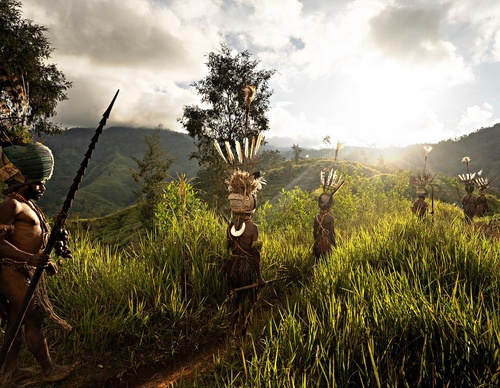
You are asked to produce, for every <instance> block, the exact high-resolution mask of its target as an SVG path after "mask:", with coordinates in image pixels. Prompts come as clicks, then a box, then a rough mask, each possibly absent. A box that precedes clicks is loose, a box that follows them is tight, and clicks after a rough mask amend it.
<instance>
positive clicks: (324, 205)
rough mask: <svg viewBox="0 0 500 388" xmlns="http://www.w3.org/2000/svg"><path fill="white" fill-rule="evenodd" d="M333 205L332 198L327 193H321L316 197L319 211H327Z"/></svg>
mask: <svg viewBox="0 0 500 388" xmlns="http://www.w3.org/2000/svg"><path fill="white" fill-rule="evenodd" d="M332 205H333V196H332V195H330V194H328V193H323V194H321V195H320V196H319V197H318V206H319V208H320V209H321V210H328V209H330V208H331V207H332Z"/></svg>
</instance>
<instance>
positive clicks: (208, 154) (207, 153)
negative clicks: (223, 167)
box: [178, 44, 275, 167]
mask: <svg viewBox="0 0 500 388" xmlns="http://www.w3.org/2000/svg"><path fill="white" fill-rule="evenodd" d="M258 64H259V62H258V61H254V60H251V59H250V53H249V52H248V51H243V52H241V53H236V54H233V52H232V51H231V50H230V49H229V48H228V47H227V46H226V45H225V44H221V48H220V50H219V51H218V52H211V53H209V54H208V62H207V63H206V65H207V67H208V75H207V76H206V77H205V78H204V79H202V80H200V81H198V82H194V83H193V84H192V86H193V87H194V88H195V89H196V90H197V92H198V94H199V95H200V97H201V102H202V103H203V104H205V106H207V107H206V108H204V107H201V106H197V105H189V106H185V107H184V114H183V116H182V118H180V119H179V120H178V121H179V122H180V123H181V125H182V127H183V128H184V129H185V130H186V131H187V132H188V133H189V136H191V137H192V138H194V139H195V142H196V146H197V148H198V150H197V151H196V152H193V153H192V154H191V157H193V158H195V159H197V160H198V163H199V164H200V166H202V167H203V166H205V165H206V164H211V163H212V161H213V160H214V159H216V158H218V156H217V155H216V154H215V152H214V151H215V150H214V146H213V141H214V139H217V140H218V141H220V142H224V141H230V142H234V140H240V139H242V138H244V137H251V136H256V135H257V134H258V133H259V132H260V131H266V130H268V129H269V120H268V118H267V117H266V113H267V111H268V110H269V98H270V97H271V95H272V91H271V90H269V87H268V81H269V79H270V78H271V76H272V75H273V74H274V73H275V70H258ZM249 85H251V86H255V87H256V92H255V95H254V99H253V101H252V103H251V105H250V107H249V110H248V122H246V114H245V112H246V110H247V108H248V105H247V102H246V100H245V93H244V91H243V89H244V88H246V87H247V86H249Z"/></svg>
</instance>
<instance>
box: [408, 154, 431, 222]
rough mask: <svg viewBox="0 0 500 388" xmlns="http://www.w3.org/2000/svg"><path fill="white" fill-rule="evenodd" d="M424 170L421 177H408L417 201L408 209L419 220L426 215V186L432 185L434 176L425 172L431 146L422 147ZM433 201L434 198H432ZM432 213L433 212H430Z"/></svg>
mask: <svg viewBox="0 0 500 388" xmlns="http://www.w3.org/2000/svg"><path fill="white" fill-rule="evenodd" d="M423 148H424V169H423V172H422V175H420V174H416V175H412V176H410V183H411V184H412V185H414V186H415V187H416V188H417V189H416V194H417V200H416V201H415V202H414V203H413V205H412V206H411V207H410V209H411V212H412V213H413V214H415V215H416V216H417V217H418V218H419V219H421V220H422V219H424V218H425V216H426V215H427V211H428V209H429V205H428V204H427V202H426V201H425V198H426V196H427V186H428V185H430V184H431V183H432V181H433V180H434V178H435V177H436V175H434V176H431V174H430V173H429V172H427V160H428V158H429V152H431V150H432V147H431V146H424V147H423ZM432 200H433V201H434V196H433V197H432ZM431 213H433V211H431Z"/></svg>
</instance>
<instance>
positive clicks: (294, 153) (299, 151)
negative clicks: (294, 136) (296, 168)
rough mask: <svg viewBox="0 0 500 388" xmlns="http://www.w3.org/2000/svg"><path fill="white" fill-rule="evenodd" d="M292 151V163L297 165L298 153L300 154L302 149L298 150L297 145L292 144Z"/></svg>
mask: <svg viewBox="0 0 500 388" xmlns="http://www.w3.org/2000/svg"><path fill="white" fill-rule="evenodd" d="M292 151H293V161H294V162H295V163H298V162H299V159H300V153H301V152H302V148H300V147H299V145H298V144H293V145H292Z"/></svg>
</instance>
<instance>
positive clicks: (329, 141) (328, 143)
mask: <svg viewBox="0 0 500 388" xmlns="http://www.w3.org/2000/svg"><path fill="white" fill-rule="evenodd" d="M331 142H332V140H331V138H330V135H327V136H325V138H324V139H323V143H325V147H326V154H325V157H328V148H329V147H330V144H331Z"/></svg>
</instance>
